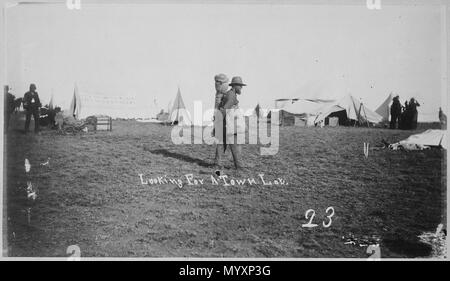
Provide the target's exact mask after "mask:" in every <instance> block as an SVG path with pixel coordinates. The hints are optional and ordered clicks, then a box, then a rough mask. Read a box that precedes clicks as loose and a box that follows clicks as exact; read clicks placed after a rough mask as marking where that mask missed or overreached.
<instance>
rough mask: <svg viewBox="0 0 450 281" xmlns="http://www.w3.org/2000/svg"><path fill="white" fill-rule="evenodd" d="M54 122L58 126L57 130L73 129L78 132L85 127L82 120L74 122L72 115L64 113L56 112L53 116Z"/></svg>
mask: <svg viewBox="0 0 450 281" xmlns="http://www.w3.org/2000/svg"><path fill="white" fill-rule="evenodd" d="M55 122H56V124H57V126H58V129H60V130H61V129H68V128H73V129H75V130H77V131H78V129H80V128H82V127H83V126H84V125H85V122H83V121H82V120H76V119H75V117H74V116H73V115H67V114H64V111H62V112H58V113H57V114H56V116H55Z"/></svg>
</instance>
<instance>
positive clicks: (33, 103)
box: [23, 84, 42, 133]
mask: <svg viewBox="0 0 450 281" xmlns="http://www.w3.org/2000/svg"><path fill="white" fill-rule="evenodd" d="M41 106H42V104H41V101H40V100H39V95H38V93H37V92H36V85H34V84H31V85H30V91H28V92H26V93H25V95H24V97H23V108H24V109H25V111H26V119H25V133H27V132H28V129H29V127H30V121H31V115H33V118H34V132H35V133H39V109H40V107H41Z"/></svg>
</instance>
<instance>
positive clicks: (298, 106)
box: [270, 99, 335, 126]
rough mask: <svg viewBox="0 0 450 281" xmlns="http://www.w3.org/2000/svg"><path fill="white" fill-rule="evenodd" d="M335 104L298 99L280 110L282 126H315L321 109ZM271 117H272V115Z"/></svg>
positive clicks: (321, 100)
mask: <svg viewBox="0 0 450 281" xmlns="http://www.w3.org/2000/svg"><path fill="white" fill-rule="evenodd" d="M333 102H335V101H334V100H323V99H296V100H295V101H293V102H291V103H287V104H285V106H284V107H283V108H280V109H278V113H279V120H280V125H284V126H288V125H297V126H314V121H315V119H316V117H317V115H318V114H319V113H320V109H322V108H324V107H326V106H327V105H330V104H331V103H333ZM270 116H271V115H270Z"/></svg>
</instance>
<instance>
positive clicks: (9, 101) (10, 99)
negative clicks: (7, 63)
mask: <svg viewBox="0 0 450 281" xmlns="http://www.w3.org/2000/svg"><path fill="white" fill-rule="evenodd" d="M4 91H5V96H4V106H5V111H4V117H5V119H4V120H5V124H4V128H5V130H6V131H7V130H8V128H9V121H10V119H11V114H12V113H13V112H14V108H15V105H14V99H15V96H14V95H13V94H11V93H10V92H9V86H8V85H6V86H5V88H4Z"/></svg>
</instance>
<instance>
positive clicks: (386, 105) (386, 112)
mask: <svg viewBox="0 0 450 281" xmlns="http://www.w3.org/2000/svg"><path fill="white" fill-rule="evenodd" d="M393 98H394V94H393V93H390V94H389V96H388V97H387V99H386V100H385V101H384V102H383V103H382V104H381V105H380V106H379V107H378V108H377V109H376V110H375V112H376V113H378V114H379V115H380V116H381V117H382V118H383V120H382V122H389V116H390V112H391V110H390V108H391V104H392V99H393Z"/></svg>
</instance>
